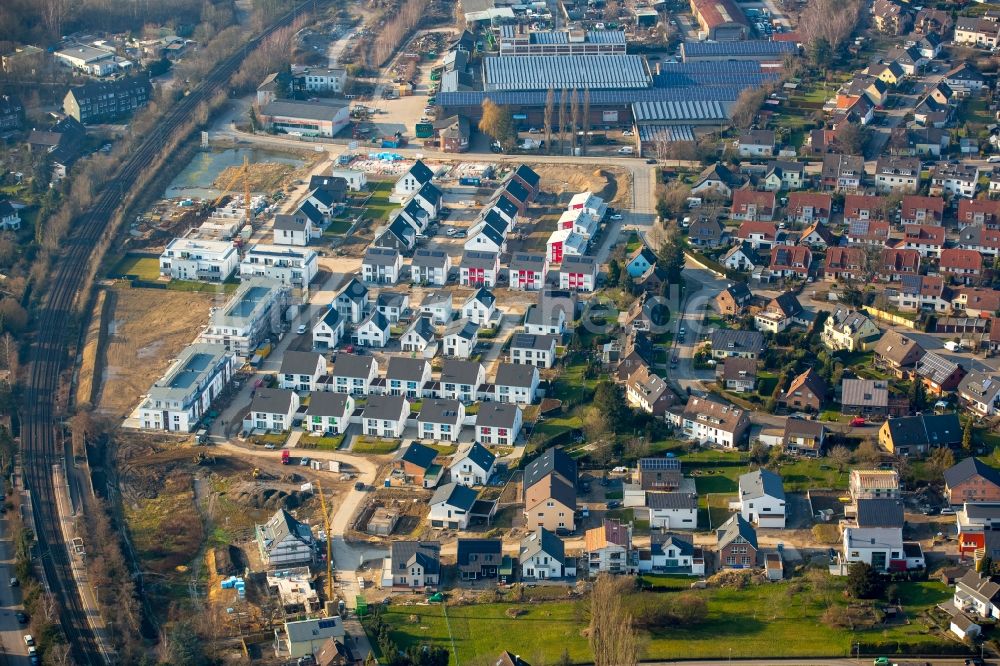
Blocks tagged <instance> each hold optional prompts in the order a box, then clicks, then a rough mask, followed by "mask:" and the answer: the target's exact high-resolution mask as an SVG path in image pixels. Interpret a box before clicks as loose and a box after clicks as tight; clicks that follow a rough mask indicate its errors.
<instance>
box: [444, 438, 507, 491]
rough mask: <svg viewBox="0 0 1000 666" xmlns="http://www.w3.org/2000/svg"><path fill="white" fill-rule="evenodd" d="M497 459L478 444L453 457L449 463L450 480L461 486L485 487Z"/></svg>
mask: <svg viewBox="0 0 1000 666" xmlns="http://www.w3.org/2000/svg"><path fill="white" fill-rule="evenodd" d="M496 461H497V457H496V456H495V455H494V454H493V453H492V452H491V451H490V450H489V449H487V448H486V447H485V446H483V445H482V444H480V443H479V442H475V443H473V445H472V446H470V447H469V448H468V449H466V450H465V451H463V452H462V453H460V454H458V455H456V456H455V458H454V460H452V462H451V467H450V468H449V470H450V471H451V480H452V481H453V482H455V483H458V484H461V485H463V486H485V485H486V484H487V483H488V482H489V480H490V477H491V476H493V470H494V468H495V466H496Z"/></svg>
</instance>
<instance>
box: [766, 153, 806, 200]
mask: <svg viewBox="0 0 1000 666" xmlns="http://www.w3.org/2000/svg"><path fill="white" fill-rule="evenodd" d="M805 173H806V165H805V164H804V163H802V162H790V161H788V160H775V161H773V162H768V163H767V171H766V172H765V173H764V178H763V180H762V182H763V184H764V189H765V190H770V191H772V192H773V191H777V190H797V189H799V188H800V187H802V185H803V184H804V180H805Z"/></svg>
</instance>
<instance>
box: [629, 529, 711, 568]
mask: <svg viewBox="0 0 1000 666" xmlns="http://www.w3.org/2000/svg"><path fill="white" fill-rule="evenodd" d="M639 571H640V572H642V573H645V572H664V573H670V574H686V575H689V576H704V575H705V555H704V552H703V550H702V548H701V546H695V545H694V540H693V538H692V537H691V536H690V535H687V534H672V533H669V532H668V533H655V534H652V535H650V543H649V548H648V549H640V550H639Z"/></svg>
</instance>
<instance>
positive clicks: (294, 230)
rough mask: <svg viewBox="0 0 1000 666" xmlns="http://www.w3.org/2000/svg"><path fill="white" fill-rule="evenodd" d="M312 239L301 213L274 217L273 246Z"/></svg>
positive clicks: (310, 223)
mask: <svg viewBox="0 0 1000 666" xmlns="http://www.w3.org/2000/svg"><path fill="white" fill-rule="evenodd" d="M0 228H2V227H0ZM312 237H313V225H312V221H311V220H310V219H309V218H308V217H306V216H305V215H303V214H301V213H295V214H291V215H288V214H285V213H278V214H277V215H275V216H274V241H273V242H274V244H275V245H297V246H299V247H305V246H306V245H308V244H309V241H310V240H311V239H312Z"/></svg>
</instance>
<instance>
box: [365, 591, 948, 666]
mask: <svg viewBox="0 0 1000 666" xmlns="http://www.w3.org/2000/svg"><path fill="white" fill-rule="evenodd" d="M643 581H644V582H646V583H647V584H650V585H653V586H654V587H657V588H659V589H671V590H680V589H685V588H687V587H688V586H689V585H690V579H684V578H670V577H663V576H656V577H650V576H646V577H643ZM825 585H826V591H823V592H820V591H817V592H811V591H809V590H808V587H809V584H808V583H803V582H800V581H794V582H788V581H786V582H782V583H773V584H767V585H759V586H751V587H747V588H744V589H728V588H727V589H706V590H692V591H691V592H690V593H691V594H695V595H698V596H701V597H704V598H705V599H706V601H707V602H708V618H707V619H706V621H705V622H703V623H701V624H700V625H697V626H694V627H689V628H677V627H670V628H662V629H656V630H653V631H649V632H643V635H642V636H641V640H640V645H641V646H642V655H641V657H642V659H644V660H667V659H726V658H728V657H729V656H730V655H731V656H732V657H733V658H750V657H756V658H768V657H774V658H778V657H821V656H822V657H827V656H829V657H836V656H840V657H846V656H847V655H848V654H849V653H850V651H851V645H852V644H853V642H854V641H860V642H862V643H887V644H895V643H897V642H899V643H903V644H909V645H910V646H911V647H917V648H919V647H920V646H926V649H927V651H929V652H933V651H935V650H934V648H935V645H936V644H938V643H940V642H942V641H941V639H940V638H938V637H937V636H936V635H935V634H934V633H933V632H932V631H931V630H930V628H929V627H928V626H927V624H926V623H925V620H924V618H922V617H921V612H922V611H923V610H924V609H926V608H928V607H930V606H933V605H934V604H936V603H939V602H940V601H942V600H944V599H947V598H948V596H949V594H948V589H947V587H946V586H944V585H943V584H941V583H933V582H921V583H899V584H898V589H899V595H900V598H901V600H902V602H903V607H904V612H905V613H906V619H907V621H908V622H907V623H906V624H896V625H891V626H879V627H877V628H873V629H868V630H862V629H859V630H857V631H854V632H852V631H851V630H849V629H839V628H832V627H828V626H827V625H826V624H824V623H823V622H822V621H821V617H822V615H823V612H824V611H825V610H826V609H827V608H828V607H829V606H831V605H843V604H845V603H846V600H845V599H844V597H843V594H842V593H841V590H842V589H843V585H844V581H843V579H828V580H827V581H826V582H825ZM804 590H805V591H804ZM667 594H670V592H667ZM512 607H517V608H518V609H519V610H522V611H523V614H522V615H520V616H519V617H517V618H514V619H512V618H510V617H509V616H508V615H507V610H508V609H510V608H512ZM586 612H587V601H586V600H583V601H554V602H543V603H533V604H520V605H519V604H515V603H506V604H504V603H496V604H474V605H467V606H450V607H448V608H447V613H448V620H449V623H450V627H451V632H450V636H449V631H448V628H447V626H446V624H445V620H444V616H443V613H444V609H443V608H442V607H439V606H423V607H414V606H410V607H405V608H404V607H395V606H390V607H389V608H388V609H387V610H386V612H385V614H384V617H385V619H386V621H387V622H388V623H389V625H390V626H391V627H392V637H393V639H394V640H395V641H396V643H397V644H398V645H399V647H400V648H402V649H406V648H407V647H409V646H411V645H420V644H426V643H432V644H436V645H440V646H443V647H446V648H449V649H451V648H452V645H454V650H455V651H457V656H458V660H456V659H454V657H453V659H452V662H451V663H452V664H455V663H485V661H486V660H487V659H490V658H494V657H495V656H496V655H497V654H499V653H500V652H501V651H503V650H511V651H512V652H516V653H517V654H520V655H521V656H522V657H523V658H525V659H533V660H535V661H541V660H544V662H545V663H554V662H555V661H556V659H557V658H558V657H559V655H560V654H561V653H562V650H563V648H565V649H566V650H567V651H568V652H569V656H570V659H571V660H572V661H574V662H576V663H581V662H588V661H592V657H591V655H590V650H589V647H588V645H587V641H586V638H585V637H584V636H583V635H582V633H581V632H582V630H583V629H584V627H585V623H586V621H587V620H586ZM513 636H516V637H517V640H516V645H512V644H511V642H510V641H511V637H513ZM945 640H947V639H945Z"/></svg>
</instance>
